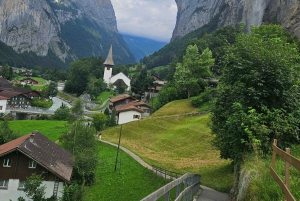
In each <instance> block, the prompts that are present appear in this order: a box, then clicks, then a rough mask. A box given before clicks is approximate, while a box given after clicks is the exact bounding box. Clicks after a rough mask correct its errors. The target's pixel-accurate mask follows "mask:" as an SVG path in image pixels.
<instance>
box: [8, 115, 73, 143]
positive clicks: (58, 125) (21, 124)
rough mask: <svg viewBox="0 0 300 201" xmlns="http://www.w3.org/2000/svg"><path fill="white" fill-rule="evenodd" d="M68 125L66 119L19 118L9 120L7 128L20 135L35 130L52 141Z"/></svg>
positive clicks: (65, 129) (67, 127)
mask: <svg viewBox="0 0 300 201" xmlns="http://www.w3.org/2000/svg"><path fill="white" fill-rule="evenodd" d="M70 127H71V126H70V125H69V124H68V122H67V121H52V120H51V121H50V120H20V121H10V122H9V128H10V129H12V130H14V131H16V132H18V133H20V134H21V135H26V134H29V133H31V132H33V131H35V130H37V131H39V132H40V133H42V134H43V135H45V136H46V137H48V138H49V139H50V140H52V141H54V142H55V141H56V140H58V138H59V137H60V136H61V135H62V134H63V133H64V132H66V131H68V130H69V129H70Z"/></svg>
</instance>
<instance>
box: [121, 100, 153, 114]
mask: <svg viewBox="0 0 300 201" xmlns="http://www.w3.org/2000/svg"><path fill="white" fill-rule="evenodd" d="M141 106H145V107H148V108H152V106H151V105H149V104H147V103H145V102H143V101H138V100H136V101H132V102H129V103H127V104H124V105H117V106H116V112H125V111H131V110H134V111H137V112H140V113H144V110H143V109H141V108H140V107H141Z"/></svg>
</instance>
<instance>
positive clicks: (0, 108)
mask: <svg viewBox="0 0 300 201" xmlns="http://www.w3.org/2000/svg"><path fill="white" fill-rule="evenodd" d="M6 104H7V97H4V96H0V114H1V113H3V114H4V113H5V111H6Z"/></svg>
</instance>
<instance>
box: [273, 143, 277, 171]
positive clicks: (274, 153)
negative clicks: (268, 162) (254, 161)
mask: <svg viewBox="0 0 300 201" xmlns="http://www.w3.org/2000/svg"><path fill="white" fill-rule="evenodd" d="M273 145H274V146H276V147H277V139H274V143H273ZM275 160H276V152H275V151H274V150H273V155H272V168H273V169H274V168H275Z"/></svg>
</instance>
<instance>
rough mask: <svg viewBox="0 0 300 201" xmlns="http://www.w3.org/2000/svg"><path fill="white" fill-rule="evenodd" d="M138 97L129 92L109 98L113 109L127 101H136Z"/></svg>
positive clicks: (110, 106) (110, 107)
mask: <svg viewBox="0 0 300 201" xmlns="http://www.w3.org/2000/svg"><path fill="white" fill-rule="evenodd" d="M135 100H136V99H135V98H133V97H131V96H130V95H128V94H122V95H119V96H116V97H114V98H111V99H109V102H110V103H109V109H110V110H112V108H113V107H116V106H117V105H124V104H127V103H130V102H132V101H135Z"/></svg>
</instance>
